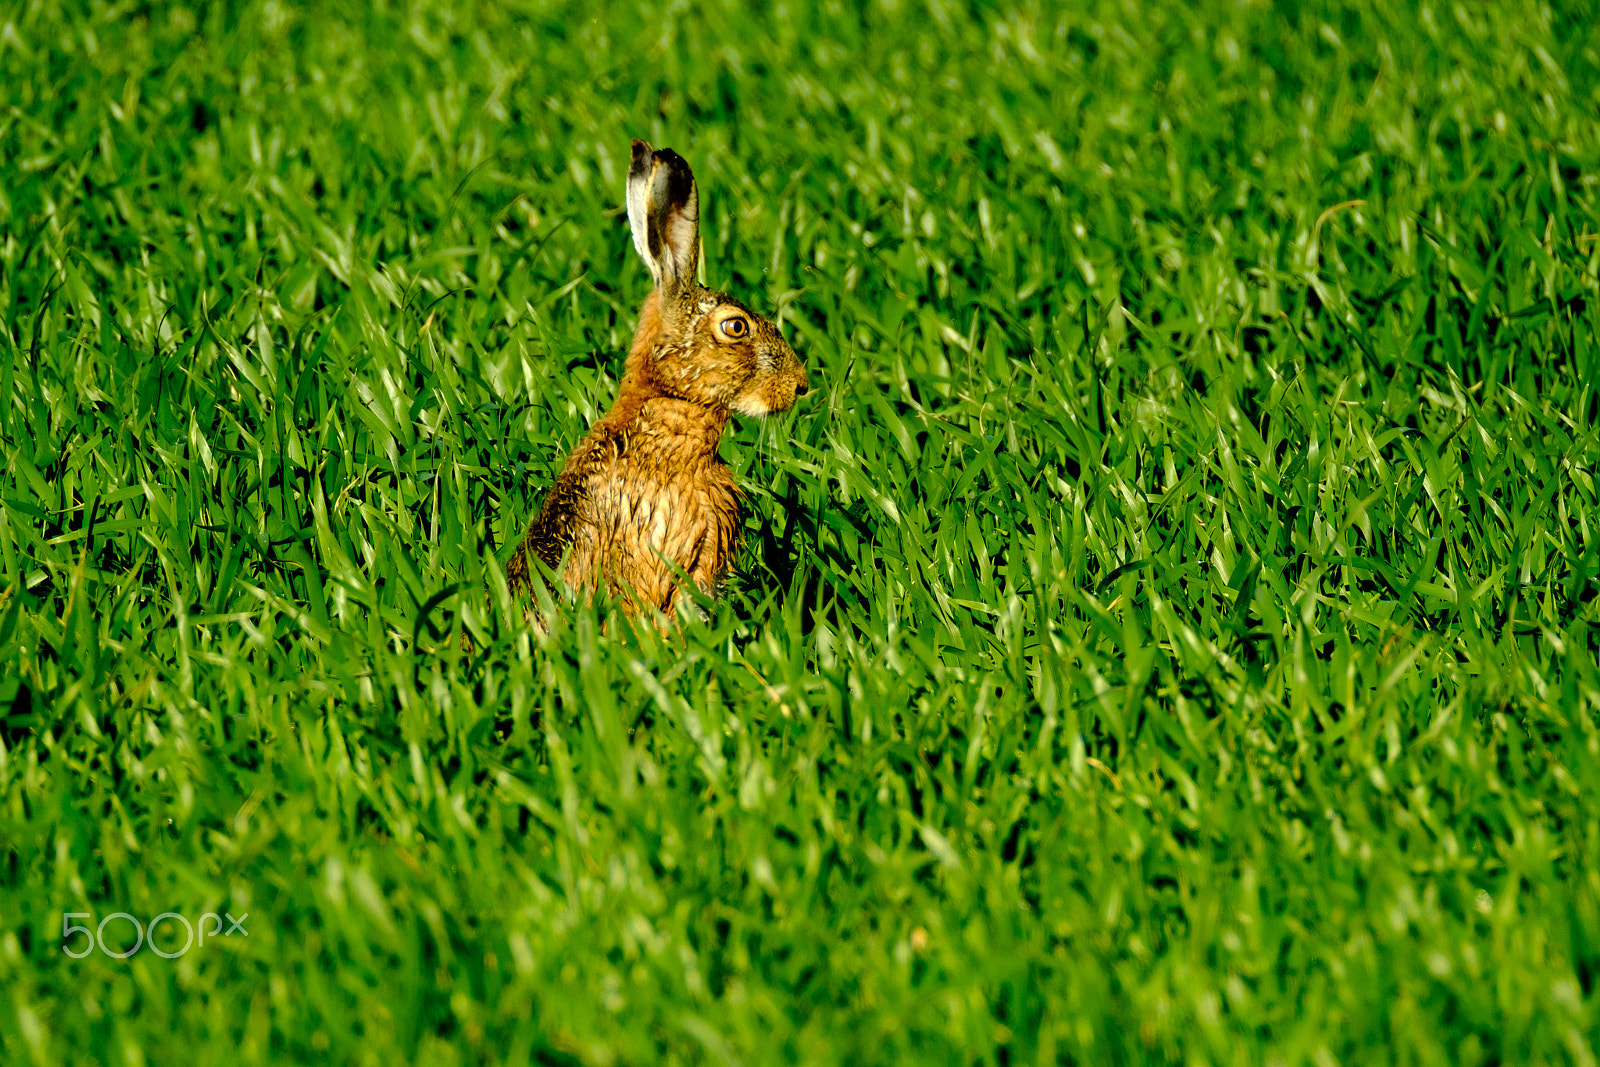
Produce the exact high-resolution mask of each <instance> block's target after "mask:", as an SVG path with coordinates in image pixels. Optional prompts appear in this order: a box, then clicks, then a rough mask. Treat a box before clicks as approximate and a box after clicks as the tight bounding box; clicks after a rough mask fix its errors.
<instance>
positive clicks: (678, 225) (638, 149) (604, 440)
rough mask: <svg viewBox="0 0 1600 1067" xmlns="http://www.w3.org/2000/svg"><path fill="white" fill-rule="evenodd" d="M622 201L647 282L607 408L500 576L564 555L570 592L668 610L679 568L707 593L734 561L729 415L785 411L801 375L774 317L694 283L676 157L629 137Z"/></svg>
mask: <svg viewBox="0 0 1600 1067" xmlns="http://www.w3.org/2000/svg"><path fill="white" fill-rule="evenodd" d="M627 197H628V223H629V225H630V226H631V227H632V229H633V244H634V247H635V248H637V249H638V250H639V255H640V256H642V257H644V261H645V264H646V265H647V266H648V267H649V268H650V274H651V276H652V277H653V278H654V279H655V289H654V290H652V291H651V293H650V295H649V296H648V297H646V298H645V301H644V305H643V306H642V307H640V309H639V326H638V329H637V330H636V331H635V332H634V335H633V345H632V347H631V348H629V350H628V360H627V364H626V367H625V369H624V373H623V376H622V384H621V386H620V387H619V388H618V390H617V400H616V403H615V404H613V405H612V406H611V410H610V411H609V412H608V413H607V414H606V415H605V417H604V418H602V419H600V420H599V421H598V422H596V423H595V424H594V426H593V427H592V428H591V429H590V430H589V433H588V436H586V437H585V438H584V439H583V440H582V441H581V442H580V443H579V444H578V447H577V448H575V449H573V450H572V454H571V455H570V456H568V457H567V461H566V464H565V465H564V466H563V467H562V469H561V474H560V476H559V477H557V478H556V483H555V485H554V486H553V487H552V488H551V490H550V493H549V495H547V496H546V497H545V498H544V504H543V506H542V507H540V509H539V514H538V516H537V517H536V518H535V519H534V520H533V522H532V523H531V524H530V525H529V527H528V533H527V535H526V536H525V537H524V538H523V539H522V543H521V544H520V545H519V546H518V547H517V550H516V552H515V553H513V554H512V556H511V558H510V559H509V560H508V561H507V563H506V580H507V583H508V585H509V586H510V589H511V593H512V595H513V596H515V597H521V598H524V599H526V597H527V595H528V590H529V568H530V567H531V565H532V562H531V561H532V558H533V557H537V558H538V559H540V560H542V561H543V562H544V564H545V565H546V566H547V567H550V568H552V569H555V568H557V567H558V566H560V565H561V564H562V561H563V560H565V567H566V569H565V570H564V571H562V572H561V574H562V579H563V580H564V581H565V583H566V585H567V586H568V587H569V588H571V589H572V590H574V591H578V592H593V591H594V590H595V589H597V588H599V587H601V586H604V587H605V589H606V590H607V591H608V592H610V593H611V594H612V595H614V596H617V597H620V598H621V600H622V602H623V604H624V606H625V607H626V608H627V609H628V610H629V611H630V612H637V611H638V610H640V609H641V608H645V609H657V610H659V611H661V612H663V613H665V614H667V615H669V616H670V615H672V613H673V611H674V610H675V607H676V605H677V600H678V594H679V592H680V581H681V579H680V577H679V572H680V571H681V572H682V573H683V574H685V575H687V576H688V578H689V580H690V581H692V582H694V584H695V585H697V586H698V587H699V588H700V590H701V591H702V592H703V593H705V594H706V595H708V596H714V595H715V594H716V591H717V589H718V586H719V585H720V584H721V582H722V580H723V578H724V577H725V576H726V575H727V573H728V569H729V567H730V566H731V564H732V563H733V556H734V552H735V549H736V548H737V545H738V538H739V490H738V488H737V487H736V486H735V485H734V482H733V476H732V474H731V473H730V472H729V470H728V466H727V464H725V463H723V462H722V460H721V459H720V458H718V456H717V445H718V443H719V442H720V441H721V440H722V431H723V428H724V427H726V426H727V424H728V419H729V417H730V416H731V415H735V414H737V415H746V416H758V417H759V416H763V415H767V414H769V413H771V412H774V411H784V410H787V409H788V408H789V407H791V406H793V404H794V402H795V400H796V399H797V398H798V397H800V396H801V395H803V394H804V393H805V391H806V371H805V368H804V367H803V366H802V365H801V363H800V360H799V358H798V357H797V356H796V355H795V354H794V349H792V348H790V347H789V345H788V343H787V342H786V341H784V339H783V338H782V336H780V335H779V333H778V329H777V327H775V326H774V325H773V324H772V323H771V322H769V321H767V320H766V319H765V318H763V317H761V316H760V315H758V314H756V313H755V312H754V311H751V310H750V309H749V308H748V307H746V306H745V305H744V304H742V303H740V302H739V301H737V300H735V299H734V298H733V297H731V296H729V295H728V294H726V293H719V292H716V291H715V290H712V289H707V288H706V287H705V286H703V285H701V284H699V282H698V281H697V280H696V277H697V273H698V267H699V261H700V203H699V196H698V194H697V193H696V191H695V182H694V174H693V172H691V171H690V169H689V164H687V163H686V162H684V160H683V157H682V156H680V155H678V154H677V153H676V152H674V151H672V150H671V149H663V150H662V151H659V152H655V151H652V150H651V148H650V146H649V145H648V144H646V143H645V142H643V141H634V142H633V163H632V165H631V166H630V167H629V169H628V192H627Z"/></svg>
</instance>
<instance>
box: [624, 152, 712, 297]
mask: <svg viewBox="0 0 1600 1067" xmlns="http://www.w3.org/2000/svg"><path fill="white" fill-rule="evenodd" d="M628 224H629V225H630V226H631V227H632V228H633V247H635V248H637V249H638V250H639V255H640V256H642V257H643V258H644V261H645V265H646V266H648V267H649V268H650V275H651V277H653V278H654V279H655V280H656V285H657V286H659V287H661V288H663V289H665V290H667V291H668V292H675V291H678V290H680V289H683V288H685V287H687V286H690V285H693V284H694V281H695V275H696V269H697V267H698V266H699V262H700V195H699V193H697V192H696V191H695V186H694V172H693V171H691V170H690V169H689V164H687V163H685V162H684V160H683V157H682V156H680V155H678V153H676V152H674V151H673V150H672V149H670V148H663V149H662V150H661V151H659V152H652V151H651V150H650V146H649V145H648V144H646V143H645V142H643V141H634V142H633V165H632V166H630V167H629V168H628Z"/></svg>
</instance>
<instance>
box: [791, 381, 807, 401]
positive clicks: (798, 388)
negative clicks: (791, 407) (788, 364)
mask: <svg viewBox="0 0 1600 1067" xmlns="http://www.w3.org/2000/svg"><path fill="white" fill-rule="evenodd" d="M806 389H807V386H806V383H805V382H796V383H795V386H794V395H795V396H796V397H797V398H798V397H802V396H805V395H806Z"/></svg>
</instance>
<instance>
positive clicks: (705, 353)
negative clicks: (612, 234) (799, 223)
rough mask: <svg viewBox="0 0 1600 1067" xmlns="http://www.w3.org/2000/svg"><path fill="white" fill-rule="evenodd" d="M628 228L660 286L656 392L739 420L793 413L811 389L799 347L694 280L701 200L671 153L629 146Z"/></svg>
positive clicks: (652, 354) (654, 298) (648, 311)
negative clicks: (790, 410) (737, 416)
mask: <svg viewBox="0 0 1600 1067" xmlns="http://www.w3.org/2000/svg"><path fill="white" fill-rule="evenodd" d="M628 223H629V225H631V226H632V227H633V244H634V247H635V248H637V249H638V250H639V255H641V256H642V257H644V261H645V264H646V265H647V266H649V268H650V274H651V276H652V277H654V278H655V282H656V288H655V292H654V293H653V294H651V297H650V299H649V300H648V301H647V302H646V303H645V307H644V311H643V312H642V314H641V316H640V318H641V324H640V325H641V332H644V331H645V326H646V324H647V323H649V320H650V318H651V316H652V315H654V316H658V317H659V329H655V330H653V331H651V333H652V334H653V337H654V341H653V343H652V344H651V346H650V349H649V352H648V355H646V357H645V358H646V359H648V360H649V363H650V366H649V374H650V377H651V378H652V379H653V380H654V381H655V383H656V384H657V386H658V387H659V388H661V389H662V391H664V392H665V393H667V394H668V395H671V396H676V397H679V398H680V399H683V400H688V401H691V402H693V403H695V404H699V405H701V406H703V407H709V408H722V409H725V410H727V411H732V412H735V413H737V414H740V415H767V414H770V413H771V412H774V411H785V410H787V409H788V408H790V407H792V406H793V405H794V402H795V399H796V398H797V397H800V396H802V395H804V394H805V391H806V384H807V383H806V369H805V367H803V366H801V364H800V359H799V357H798V356H796V355H795V354H794V349H792V348H790V347H789V343H788V342H787V341H785V340H784V339H783V337H782V335H781V334H779V333H778V328H777V327H776V326H774V325H773V324H772V323H770V322H768V321H767V320H766V318H764V317H763V316H761V315H758V314H756V313H755V312H754V311H752V310H750V308H748V307H746V306H745V305H744V304H742V303H740V302H739V301H737V300H735V299H734V298H733V297H731V296H729V295H728V294H727V293H719V292H717V291H716V290H714V289H707V288H706V287H705V286H703V285H701V284H700V283H699V282H698V281H697V280H696V276H697V274H698V269H699V265H700V198H699V194H698V193H697V192H696V191H695V184H694V173H693V172H692V171H691V170H690V169H689V164H687V163H685V162H684V160H683V157H682V156H680V155H678V153H676V152H674V151H672V149H670V148H666V149H662V150H661V151H659V152H654V151H651V149H650V146H649V145H648V144H646V143H645V142H643V141H634V142H633V165H632V166H631V167H630V168H629V170H628ZM652 325H653V324H652Z"/></svg>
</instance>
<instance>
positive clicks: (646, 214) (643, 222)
mask: <svg viewBox="0 0 1600 1067" xmlns="http://www.w3.org/2000/svg"><path fill="white" fill-rule="evenodd" d="M649 200H650V177H649V175H645V176H644V177H642V178H635V177H633V176H632V175H629V177H628V227H629V228H630V229H631V230H633V247H634V248H635V249H636V250H637V251H638V253H639V258H640V259H642V260H644V262H645V266H647V267H649V268H650V277H651V278H652V279H654V281H655V283H656V284H657V285H660V284H661V265H660V264H658V263H657V262H656V257H655V256H652V255H651V254H650V203H649Z"/></svg>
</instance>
